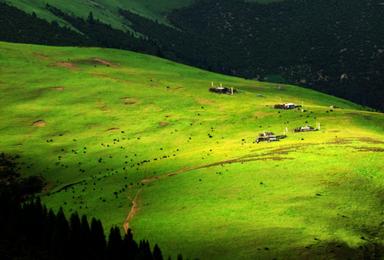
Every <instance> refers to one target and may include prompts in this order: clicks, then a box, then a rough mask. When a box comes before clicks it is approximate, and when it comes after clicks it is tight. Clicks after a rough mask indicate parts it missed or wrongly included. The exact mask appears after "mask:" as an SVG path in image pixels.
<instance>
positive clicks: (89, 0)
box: [88, 0, 111, 12]
mask: <svg viewBox="0 0 384 260" xmlns="http://www.w3.org/2000/svg"><path fill="white" fill-rule="evenodd" d="M88 2H90V3H91V4H94V5H97V6H99V7H101V8H103V9H104V10H105V11H107V12H111V11H110V10H108V9H107V8H105V7H104V6H103V5H101V4H98V3H96V2H93V1H91V0H88Z"/></svg>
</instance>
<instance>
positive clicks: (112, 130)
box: [107, 128, 120, 132]
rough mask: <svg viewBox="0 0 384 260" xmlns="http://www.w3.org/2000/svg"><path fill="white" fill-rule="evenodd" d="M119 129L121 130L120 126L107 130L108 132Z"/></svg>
mask: <svg viewBox="0 0 384 260" xmlns="http://www.w3.org/2000/svg"><path fill="white" fill-rule="evenodd" d="M117 130H120V128H109V129H108V130H107V132H111V131H117Z"/></svg>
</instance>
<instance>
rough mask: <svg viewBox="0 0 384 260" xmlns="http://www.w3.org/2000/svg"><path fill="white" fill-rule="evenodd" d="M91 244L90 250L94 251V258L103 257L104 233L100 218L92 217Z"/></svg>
mask: <svg viewBox="0 0 384 260" xmlns="http://www.w3.org/2000/svg"><path fill="white" fill-rule="evenodd" d="M91 245H92V251H93V252H95V255H96V259H104V251H105V245H106V240H105V235H104V230H103V225H102V224H101V221H100V220H96V219H95V218H92V221H91Z"/></svg>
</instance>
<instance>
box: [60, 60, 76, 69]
mask: <svg viewBox="0 0 384 260" xmlns="http://www.w3.org/2000/svg"><path fill="white" fill-rule="evenodd" d="M55 67H64V68H67V69H71V70H74V69H77V66H76V65H75V64H73V63H70V62H67V61H64V62H56V63H55Z"/></svg>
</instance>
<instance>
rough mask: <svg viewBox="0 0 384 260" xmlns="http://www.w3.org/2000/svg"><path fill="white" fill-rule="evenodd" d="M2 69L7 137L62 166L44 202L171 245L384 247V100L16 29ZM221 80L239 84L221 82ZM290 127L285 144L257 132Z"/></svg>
mask: <svg viewBox="0 0 384 260" xmlns="http://www.w3.org/2000/svg"><path fill="white" fill-rule="evenodd" d="M0 67H1V79H0V89H1V93H2V94H1V96H0V120H1V122H2V124H1V125H0V133H1V136H0V150H1V151H4V152H5V153H7V154H10V155H12V156H16V155H20V158H19V159H16V162H18V163H19V165H18V166H19V168H20V169H19V171H20V173H22V174H24V175H25V174H26V173H28V174H34V175H35V174H40V175H41V176H42V177H43V178H44V179H45V180H47V182H48V186H47V188H46V190H45V191H43V192H42V195H43V199H42V200H43V202H44V203H46V204H47V206H49V207H53V208H54V209H55V210H58V209H59V207H63V209H64V211H65V212H66V213H67V215H69V214H70V213H71V212H74V211H77V212H79V214H87V215H88V216H89V217H96V218H99V219H101V220H102V221H103V224H104V227H105V229H107V230H108V229H110V228H111V227H112V226H113V225H119V226H123V225H125V226H126V227H127V226H128V225H129V227H130V228H132V229H133V232H134V237H135V239H142V238H145V239H149V242H150V243H151V245H152V246H153V245H154V244H155V243H157V244H158V245H159V246H160V248H161V249H162V250H163V253H164V255H165V256H167V255H169V254H170V255H171V256H172V258H175V257H176V255H177V254H178V253H180V252H182V253H183V255H184V257H188V258H190V259H194V258H199V259H273V258H276V259H303V258H309V259H330V258H333V259H346V258H351V259H357V257H361V255H367V254H368V255H369V254H372V255H373V254H375V253H376V251H377V250H380V249H381V248H382V239H383V235H384V234H383V231H382V230H383V229H382V225H383V222H382V221H383V218H382V214H383V213H384V211H383V207H382V205H383V192H382V190H383V187H384V178H383V172H384V163H383V160H382V158H383V150H384V135H383V129H384V120H383V119H384V116H383V114H380V113H372V112H367V111H362V110H359V109H360V107H359V106H358V105H355V104H353V103H350V102H347V101H344V100H342V99H338V98H335V97H331V96H327V95H325V94H321V93H318V92H315V91H311V90H308V89H301V88H298V87H295V86H289V85H283V86H282V90H277V89H275V84H270V83H261V82H256V81H250V80H244V79H241V78H233V77H227V76H222V75H218V74H214V73H210V72H207V71H202V70H198V69H194V68H190V67H187V66H183V65H179V64H175V63H173V62H170V61H167V60H163V59H159V58H156V57H152V56H145V55H140V54H137V53H131V52H125V51H120V50H112V49H98V48H59V47H45V46H35V45H21V44H10V43H4V42H2V43H0ZM212 82H214V85H215V86H218V85H219V84H220V83H222V84H223V86H225V87H234V88H235V89H237V90H238V91H239V94H236V95H229V96H228V95H218V94H215V93H211V92H209V91H208V88H209V87H211V83H212ZM258 94H262V97H258ZM279 102H294V103H298V104H301V103H302V102H303V103H304V108H305V109H306V110H308V112H305V113H302V112H301V111H299V110H287V111H283V110H275V109H273V108H272V107H273V105H274V104H276V103H279ZM330 105H337V106H339V107H340V108H341V109H334V110H333V111H331V110H330V108H329V106H330ZM318 122H320V124H321V130H320V131H317V132H308V133H296V134H293V133H292V132H291V131H292V129H293V128H295V127H299V126H302V125H305V124H310V125H312V126H315V125H316V124H317V123H318ZM286 128H288V130H289V132H288V136H287V138H286V139H283V140H281V141H279V142H271V143H263V142H261V143H259V144H256V143H254V142H253V141H254V140H255V139H256V137H257V135H258V133H260V132H262V131H272V132H275V133H277V134H282V133H283V131H284V130H286ZM208 134H210V135H211V136H212V137H211V138H210V137H209V135H208ZM173 173H176V174H173ZM156 177H157V178H156ZM65 187H67V188H65ZM133 204H134V207H133V208H132V205H133ZM132 209H133V211H131V210H132ZM130 212H131V214H130ZM129 214H130V218H129V219H128V221H126V220H127V217H128V215H129ZM362 237H363V238H364V239H362Z"/></svg>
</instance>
